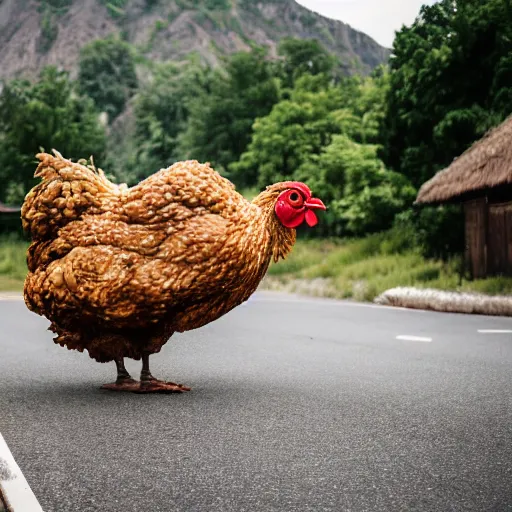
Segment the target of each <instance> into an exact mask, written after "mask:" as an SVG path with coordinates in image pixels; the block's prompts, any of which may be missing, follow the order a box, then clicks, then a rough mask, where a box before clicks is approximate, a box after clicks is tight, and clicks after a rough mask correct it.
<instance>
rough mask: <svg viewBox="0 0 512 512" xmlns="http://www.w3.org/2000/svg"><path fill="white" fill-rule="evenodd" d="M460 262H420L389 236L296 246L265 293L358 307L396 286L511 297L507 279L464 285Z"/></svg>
mask: <svg viewBox="0 0 512 512" xmlns="http://www.w3.org/2000/svg"><path fill="white" fill-rule="evenodd" d="M460 268H461V260H460V259H459V258H454V259H453V260H451V261H449V262H443V261H438V260H429V259H425V258H424V257H423V256H422V255H421V254H420V253H419V251H417V250H414V249H410V248H403V247H402V248H401V249H398V250H397V245H396V243H394V241H393V235H392V234H389V233H388V234H379V235H372V236H368V237H366V238H363V239H360V240H346V241H340V240H334V241H329V240H306V241H301V240H299V241H298V242H297V244H296V245H295V247H294V249H293V251H292V253H291V255H290V256H289V257H288V258H287V259H286V260H285V261H281V262H279V263H277V264H273V265H271V267H270V269H269V273H268V276H267V278H266V280H265V283H264V285H263V286H264V288H267V289H274V290H284V291H290V292H299V293H307V294H310V295H319V296H327V297H332V298H341V299H354V300H358V301H372V300H373V299H374V298H375V297H377V296H378V295H380V294H381V293H382V292H384V291H386V290H388V289H390V288H394V287H396V286H413V287H416V288H436V289H439V290H451V291H465V292H479V293H485V294H489V295H500V294H509V293H512V278H507V277H494V278H488V279H480V280H475V281H469V280H467V279H464V278H462V277H461V276H460V275H459V269H460Z"/></svg>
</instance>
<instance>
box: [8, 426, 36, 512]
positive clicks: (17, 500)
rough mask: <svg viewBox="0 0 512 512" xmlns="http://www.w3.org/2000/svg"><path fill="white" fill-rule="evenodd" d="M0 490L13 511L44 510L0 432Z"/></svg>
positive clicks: (9, 508) (31, 511) (30, 511)
mask: <svg viewBox="0 0 512 512" xmlns="http://www.w3.org/2000/svg"><path fill="white" fill-rule="evenodd" d="M0 492H1V493H2V497H3V499H4V500H5V501H6V505H7V510H9V511H11V510H12V512H43V509H42V508H41V505H39V502H38V501H37V498H36V497H35V496H34V493H33V492H32V489H31V488H30V486H29V485H28V483H27V481H26V480H25V477H24V476H23V473H22V472H21V469H20V468H19V466H18V464H16V461H15V460H14V457H13V456H12V454H11V452H10V450H9V448H8V447H7V443H6V442H5V440H4V438H3V437H2V434H0Z"/></svg>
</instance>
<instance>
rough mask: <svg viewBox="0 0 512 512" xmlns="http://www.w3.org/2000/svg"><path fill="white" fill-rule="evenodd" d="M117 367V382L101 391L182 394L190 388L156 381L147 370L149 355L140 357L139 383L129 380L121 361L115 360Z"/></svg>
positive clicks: (103, 387)
mask: <svg viewBox="0 0 512 512" xmlns="http://www.w3.org/2000/svg"><path fill="white" fill-rule="evenodd" d="M115 363H116V367H117V380H116V382H114V383H112V384H104V385H103V386H101V389H109V390H111V391H131V392H132V393H183V392H184V391H190V388H189V387H187V386H183V385H182V384H176V383H174V382H165V381H163V380H158V379H155V378H154V377H153V375H151V372H150V370H149V354H145V355H143V356H142V371H141V372H140V382H138V381H136V380H134V379H132V378H131V376H130V374H129V373H128V371H127V370H126V368H125V367H124V361H123V359H116V360H115Z"/></svg>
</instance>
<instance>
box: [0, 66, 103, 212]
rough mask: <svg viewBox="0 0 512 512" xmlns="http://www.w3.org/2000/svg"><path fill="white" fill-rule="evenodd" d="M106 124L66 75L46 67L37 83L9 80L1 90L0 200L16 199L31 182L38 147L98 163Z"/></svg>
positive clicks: (30, 185)
mask: <svg viewBox="0 0 512 512" xmlns="http://www.w3.org/2000/svg"><path fill="white" fill-rule="evenodd" d="M105 145H106V135H105V128H104V127H103V126H102V125H101V124H100V122H99V115H98V112H97V110H96V109H95V107H94V104H93V102H92V100H91V99H90V98H88V97H84V96H80V95H79V94H77V93H76V92H75V90H74V84H73V82H71V81H70V80H69V77H68V74H67V73H65V72H62V71H57V69H56V68H54V67H47V68H45V69H44V70H43V71H42V72H41V75H40V79H39V81H38V82H36V83H34V84H32V83H30V82H28V81H24V80H14V81H12V82H9V83H7V84H5V86H4V88H3V90H2V93H1V94H0V181H1V182H2V184H4V185H5V186H2V187H1V188H0V200H1V201H6V202H11V203H19V202H21V201H22V200H23V197H24V196H25V194H26V193H27V192H28V191H29V189H30V188H31V187H32V186H33V185H34V184H35V180H34V179H33V175H34V171H35V167H36V160H35V155H36V153H38V152H39V150H40V148H41V147H42V148H44V149H45V150H46V151H49V150H51V149H53V148H55V149H57V150H58V151H60V152H61V153H62V154H63V155H65V156H66V157H68V158H72V159H79V158H88V157H89V156H91V155H93V156H94V157H95V161H96V162H97V163H99V162H101V160H102V158H103V156H104V152H105Z"/></svg>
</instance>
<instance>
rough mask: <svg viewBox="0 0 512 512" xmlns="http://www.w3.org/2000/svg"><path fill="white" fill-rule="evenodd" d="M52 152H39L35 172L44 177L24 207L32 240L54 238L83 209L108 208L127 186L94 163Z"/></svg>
mask: <svg viewBox="0 0 512 512" xmlns="http://www.w3.org/2000/svg"><path fill="white" fill-rule="evenodd" d="M53 153H54V155H50V154H48V153H39V154H38V155H36V156H37V158H38V159H39V161H40V162H39V165H38V166H37V169H36V172H35V174H34V176H35V177H38V178H41V180H42V181H41V183H39V184H38V185H36V186H35V187H34V188H33V189H32V190H31V191H30V192H29V193H28V194H27V196H26V197H25V201H24V203H23V206H22V209H21V219H22V224H23V229H24V230H25V231H26V232H27V233H28V234H29V235H30V236H31V238H32V239H33V240H45V239H49V238H53V237H54V236H56V234H57V233H58V230H59V229H60V228H61V227H63V226H65V225H66V224H68V223H69V222H72V221H74V220H77V219H79V218H80V217H81V216H82V215H83V214H84V213H86V212H89V211H91V210H96V211H97V210H100V209H101V210H104V209H105V208H108V206H109V203H110V202H112V201H117V199H118V198H119V196H120V195H121V194H122V192H123V190H124V189H123V187H122V186H118V185H115V184H113V183H111V182H110V181H109V180H108V179H107V177H106V176H105V174H104V173H103V171H102V170H101V169H96V168H95V167H94V165H93V164H91V165H83V164H82V163H75V162H71V161H70V160H67V159H65V158H64V157H63V156H62V155H61V154H60V153H59V152H58V151H55V150H53ZM84 164H85V162H84ZM91 213H92V212H91Z"/></svg>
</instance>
